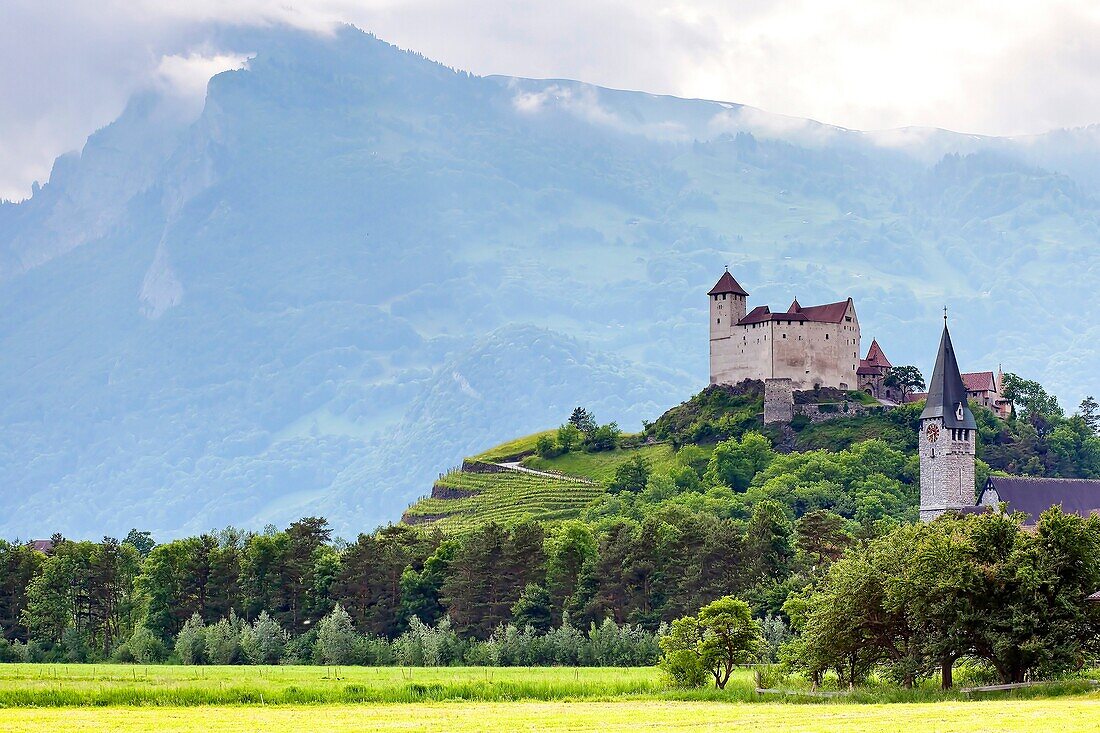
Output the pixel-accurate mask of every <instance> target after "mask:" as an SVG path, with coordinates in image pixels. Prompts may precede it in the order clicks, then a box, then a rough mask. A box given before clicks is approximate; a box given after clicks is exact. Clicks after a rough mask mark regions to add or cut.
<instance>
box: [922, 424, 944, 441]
mask: <svg viewBox="0 0 1100 733" xmlns="http://www.w3.org/2000/svg"><path fill="white" fill-rule="evenodd" d="M924 434H925V435H927V436H928V442H929V443H935V442H936V439H937V438H939V437H940V426H939V425H937V424H936V423H928V427H927V428H925V429H924Z"/></svg>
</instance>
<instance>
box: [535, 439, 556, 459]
mask: <svg viewBox="0 0 1100 733" xmlns="http://www.w3.org/2000/svg"><path fill="white" fill-rule="evenodd" d="M560 452H561V451H559V450H558V445H557V443H555V442H554V439H553V438H551V437H550V436H549V435H540V436H539V437H538V440H536V441H535V453H536V454H537V455H538V456H539V457H540V458H554V457H555V456H557V455H559V454H560Z"/></svg>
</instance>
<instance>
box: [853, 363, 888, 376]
mask: <svg viewBox="0 0 1100 733" xmlns="http://www.w3.org/2000/svg"><path fill="white" fill-rule="evenodd" d="M856 374H858V375H860V376H861V377H863V376H868V375H875V376H878V375H879V374H882V369H881V368H880V367H873V366H869V365H868V364H867V360H866V359H860V360H859V369H856Z"/></svg>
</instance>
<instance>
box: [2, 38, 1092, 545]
mask: <svg viewBox="0 0 1100 733" xmlns="http://www.w3.org/2000/svg"><path fill="white" fill-rule="evenodd" d="M212 42H213V43H215V44H216V45H218V46H219V47H224V48H226V49H232V50H236V51H240V52H247V53H249V54H250V55H251V60H250V62H249V65H248V68H247V69H245V70H240V71H234V72H227V73H224V74H220V75H218V76H216V77H215V78H214V79H213V80H212V81H211V83H210V86H209V91H208V96H207V99H206V104H205V107H204V109H203V111H202V113H201V115H200V116H199V117H198V119H195V120H192V119H185V118H184V117H182V116H181V114H180V113H179V112H178V109H177V107H176V106H175V104H174V103H173V101H172V100H170V99H165V98H164V97H162V96H158V95H156V94H152V93H150V94H145V95H142V96H139V97H138V98H135V99H134V100H133V101H132V102H131V104H130V105H129V107H128V108H127V110H126V111H125V112H124V113H123V115H122V116H121V117H120V118H119V120H118V121H116V122H115V123H114V124H112V125H110V126H108V127H107V128H105V129H103V130H100V131H99V132H97V133H95V134H94V135H92V136H91V137H90V138H89V140H88V143H87V145H86V146H85V148H84V150H83V151H82V152H81V153H80V154H71V155H68V156H64V157H62V158H61V159H59V160H58V162H57V164H56V166H55V168H54V172H53V174H52V176H51V179H50V181H49V182H48V183H47V184H46V185H44V186H43V187H41V189H40V190H38V191H37V192H36V194H35V195H34V196H33V197H32V198H31V199H29V200H27V201H25V202H21V203H18V204H11V203H6V204H0V485H2V486H3V492H2V493H0V517H2V519H0V535H5V536H15V535H19V536H23V537H26V536H31V535H34V536H41V535H48V534H50V533H52V532H54V531H61V532H63V533H65V534H68V535H70V536H94V537H99V536H101V535H102V534H104V533H109V534H117V535H122V534H125V532H126V530H127V529H129V528H130V527H131V526H134V525H137V526H139V527H141V528H145V529H151V530H153V531H154V532H155V533H156V534H157V536H158V538H161V539H164V538H168V537H171V536H176V535H179V534H183V533H193V532H197V531H201V530H205V529H207V528H209V527H211V526H224V525H225V524H229V523H233V524H239V525H246V526H249V527H258V526H262V525H263V524H264V523H267V522H276V523H280V524H281V523H285V522H287V521H289V520H291V519H293V518H296V517H299V516H302V515H305V514H311V513H312V514H324V515H325V516H327V517H329V518H330V519H331V520H332V521H333V524H334V525H335V526H336V528H337V531H338V532H339V533H341V534H346V535H354V534H356V533H357V532H359V531H360V530H367V529H370V528H371V527H373V526H375V525H376V524H378V523H382V522H386V521H394V520H396V519H397V518H398V517H399V516H400V513H401V511H402V509H403V508H404V507H405V506H406V505H407V503H408V501H409V500H410V499H411V498H413V497H415V496H417V495H418V494H420V493H422V492H423V490H424V487H426V486H428V485H430V483H431V481H432V479H433V478H434V477H435V476H436V475H437V474H438V473H439V472H441V471H443V470H445V469H446V468H447V467H448V466H449V465H454V464H455V463H457V462H458V461H459V460H460V459H461V457H462V456H463V455H466V454H469V453H471V452H473V451H475V450H477V449H478V448H479V447H481V446H484V445H488V444H492V443H494V442H497V441H499V440H503V439H505V438H507V437H508V436H510V435H515V434H521V433H526V432H531V431H533V430H536V429H539V428H542V427H544V426H546V425H552V424H556V423H557V422H559V421H560V420H561V415H562V414H563V412H564V411H566V410H568V409H569V408H571V406H572V405H575V404H578V403H580V404H586V405H588V406H590V407H591V408H592V409H593V410H594V411H596V412H597V413H598V414H600V415H601V417H603V418H604V419H607V420H612V419H614V420H617V421H619V422H620V423H621V424H622V425H623V426H624V427H627V428H628V429H637V427H638V426H639V424H640V422H641V421H642V420H643V419H652V418H653V416H654V415H657V414H659V413H660V411H661V409H663V407H664V406H665V405H668V404H673V403H675V402H676V401H678V400H680V399H683V398H684V397H686V396H687V395H689V394H692V393H693V392H695V391H697V390H698V388H699V387H700V386H701V385H702V384H704V383H705V381H706V326H705V319H706V314H705V305H706V303H705V298H704V297H703V293H705V291H706V289H707V288H709V287H710V285H712V284H713V281H714V280H715V279H716V277H717V275H718V274H719V273H720V272H721V267H722V265H724V264H727V263H728V264H729V265H730V266H731V268H732V269H734V270H735V271H736V272H737V275H738V278H739V280H740V281H741V282H742V283H743V284H744V285H745V286H746V288H747V289H748V290H749V291H750V292H751V293H752V296H753V300H754V302H756V303H766V302H770V303H772V304H773V305H775V304H780V305H785V304H786V303H788V302H790V299H791V298H792V297H793V296H795V295H797V296H798V297H799V298H800V299H801V300H802V302H808V301H826V300H830V299H836V298H839V297H844V296H848V295H851V296H853V297H854V298H855V299H856V304H857V308H858V309H859V314H860V320H861V323H862V324H863V329H864V333H865V334H866V335H867V336H872V335H874V336H877V337H879V340H880V342H881V343H882V344H883V346H884V347H885V348H886V350H887V352H888V353H889V355H890V358H891V360H892V361H894V362H895V363H918V364H923V360H924V359H925V358H926V356H927V355H928V354H930V353H932V349H931V348H930V346H931V345H933V344H934V340H935V332H936V330H937V328H938V323H937V318H936V314H937V313H938V311H939V309H940V307H942V304H943V303H944V301H945V300H946V301H950V303H951V305H952V309H953V312H954V313H955V314H956V315H955V320H954V321H953V327H954V329H955V332H956V334H957V342H958V343H959V344H960V356H961V357H962V359H963V361H964V365H963V366H964V368H968V369H970V368H973V369H977V368H991V367H992V366H993V365H994V363H995V362H998V361H1001V362H1004V363H1005V365H1006V368H1009V367H1011V368H1012V369H1013V370H1015V371H1018V372H1021V373H1025V374H1028V375H1030V376H1037V377H1041V378H1042V379H1043V381H1044V383H1046V384H1047V385H1048V386H1049V387H1051V388H1053V389H1054V390H1055V391H1057V392H1059V393H1062V394H1064V395H1066V396H1067V398H1068V399H1067V401H1069V400H1073V401H1075V400H1076V399H1077V398H1079V397H1080V396H1082V395H1083V394H1084V393H1086V392H1089V391H1096V388H1097V387H1100V381H1098V380H1100V377H1097V376H1096V375H1095V373H1094V371H1093V370H1090V369H1087V368H1086V365H1088V364H1089V363H1090V362H1091V361H1092V360H1094V359H1095V356H1096V351H1095V349H1096V347H1095V343H1096V342H1097V338H1096V334H1095V329H1096V326H1095V322H1096V320H1097V319H1096V317H1095V311H1096V310H1097V306H1096V305H1095V303H1094V302H1093V301H1092V300H1090V299H1088V298H1082V297H1080V295H1079V294H1080V293H1083V292H1089V285H1090V284H1091V281H1092V279H1093V278H1094V274H1095V271H1096V269H1097V265H1098V261H1100V260H1098V257H1100V254H1098V252H1097V249H1096V247H1095V242H1096V240H1097V235H1098V232H1100V228H1098V222H1100V206H1098V204H1097V200H1096V198H1095V192H1096V188H1095V187H1094V186H1095V183H1094V182H1093V181H1092V180H1090V179H1089V178H1088V176H1085V175H1082V174H1081V173H1080V171H1079V170H1078V168H1081V166H1080V164H1079V162H1080V161H1082V160H1088V159H1090V158H1089V156H1090V155H1095V147H1094V146H1093V143H1092V142H1091V141H1092V136H1091V135H1090V134H1089V133H1087V131H1079V132H1078V133H1074V134H1069V133H1065V134H1063V135H1062V136H1061V137H1058V136H1052V137H1044V138H1042V139H1039V140H1031V141H1027V142H1026V144H1025V143H1024V142H1020V141H1010V140H995V139H988V138H973V137H970V136H961V135H955V134H953V133H947V132H943V131H909V132H907V133H906V134H904V135H885V136H884V135H881V134H875V135H871V134H863V133H858V132H853V131H846V130H840V129H837V128H831V127H828V126H824V125H818V124H817V123H811V122H807V121H799V120H789V119H786V118H780V117H777V116H772V115H768V114H766V113H763V112H760V111H758V110H752V109H749V108H745V107H741V106H738V105H733V104H725V103H718V102H705V101H698V100H680V99H674V98H668V97H655V96H652V95H648V94H644V93H638V92H617V91H610V90H606V89H600V88H597V87H592V86H588V85H584V84H580V83H577V82H566V81H533V80H521V79H510V78H503V77H490V78H482V77H475V76H471V75H468V74H465V73H461V72H456V71H453V70H451V69H448V68H446V67H443V66H441V65H439V64H436V63H434V62H431V61H429V60H427V59H424V58H422V57H420V56H418V55H416V54H413V53H408V52H404V51H400V50H398V49H395V48H393V47H392V46H389V45H387V44H385V43H383V42H381V41H379V40H377V39H375V38H373V37H371V36H369V35H367V34H364V33H362V32H360V31H358V30H355V29H352V28H345V29H343V30H341V31H340V32H338V33H336V34H335V35H334V36H332V37H326V36H314V35H309V34H305V33H301V32H297V31H289V30H286V29H280V28H272V29H266V30H263V31H258V32H242V31H233V32H227V33H225V34H223V35H222V36H219V37H218V38H217V39H214V40H213V41H212ZM899 140H901V141H902V142H899ZM1090 151H1091V152H1090ZM1071 152H1072V154H1071ZM1082 170H1083V168H1082ZM1075 176H1078V177H1076V178H1075Z"/></svg>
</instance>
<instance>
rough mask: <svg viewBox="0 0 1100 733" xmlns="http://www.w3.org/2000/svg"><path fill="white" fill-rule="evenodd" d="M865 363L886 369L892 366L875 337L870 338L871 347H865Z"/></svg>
mask: <svg viewBox="0 0 1100 733" xmlns="http://www.w3.org/2000/svg"><path fill="white" fill-rule="evenodd" d="M867 365H868V366H876V367H886V368H887V369H889V368H890V367H892V366H894V365H893V364H891V363H890V360H889V359H887V358H886V354H885V353H883V351H882V347H881V346H879V345H878V340H877V339H871V348H869V349H867Z"/></svg>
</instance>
